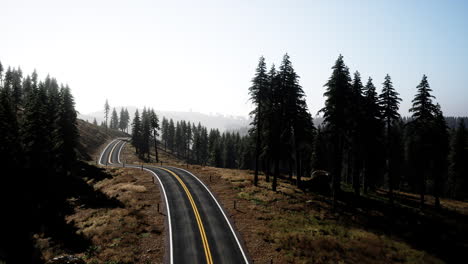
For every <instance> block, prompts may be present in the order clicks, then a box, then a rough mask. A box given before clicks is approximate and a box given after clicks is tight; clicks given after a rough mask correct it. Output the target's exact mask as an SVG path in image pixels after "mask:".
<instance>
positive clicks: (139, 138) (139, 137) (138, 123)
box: [131, 109, 143, 155]
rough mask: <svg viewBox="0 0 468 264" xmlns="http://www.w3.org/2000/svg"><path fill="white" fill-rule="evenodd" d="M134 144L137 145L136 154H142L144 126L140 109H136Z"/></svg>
mask: <svg viewBox="0 0 468 264" xmlns="http://www.w3.org/2000/svg"><path fill="white" fill-rule="evenodd" d="M131 140H132V144H133V146H134V147H135V151H136V154H138V155H140V154H141V143H142V141H143V140H142V126H141V120H140V114H139V113H138V109H137V110H136V111H135V116H134V117H133V123H132V139H131Z"/></svg>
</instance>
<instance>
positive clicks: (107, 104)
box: [104, 99, 110, 128]
mask: <svg viewBox="0 0 468 264" xmlns="http://www.w3.org/2000/svg"><path fill="white" fill-rule="evenodd" d="M109 110H110V106H109V102H108V101H107V99H106V103H105V104H104V117H105V119H106V128H107V118H108V117H109Z"/></svg>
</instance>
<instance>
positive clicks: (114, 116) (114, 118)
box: [110, 107, 119, 130]
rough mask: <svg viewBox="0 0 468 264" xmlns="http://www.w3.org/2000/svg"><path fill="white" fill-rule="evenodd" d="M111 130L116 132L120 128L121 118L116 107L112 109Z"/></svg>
mask: <svg viewBox="0 0 468 264" xmlns="http://www.w3.org/2000/svg"><path fill="white" fill-rule="evenodd" d="M110 128H111V129H116V130H117V129H118V128H119V116H118V115H117V111H116V110H115V107H114V108H113V109H112V115H111V121H110Z"/></svg>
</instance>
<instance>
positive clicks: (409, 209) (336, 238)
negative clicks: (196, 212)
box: [124, 145, 468, 263]
mask: <svg viewBox="0 0 468 264" xmlns="http://www.w3.org/2000/svg"><path fill="white" fill-rule="evenodd" d="M125 148H126V151H125V152H124V155H127V156H126V158H125V159H126V160H127V162H128V163H137V164H140V163H141V162H142V161H141V160H139V159H138V158H136V157H135V156H134V155H131V157H130V156H128V155H129V154H132V153H133V151H134V150H133V149H132V146H131V145H127V146H126V147H125ZM159 154H160V160H161V161H163V165H169V166H177V167H182V168H185V169H188V170H189V171H191V172H192V173H194V174H195V175H197V176H198V177H199V178H200V179H201V180H202V181H203V182H204V183H206V184H207V185H208V186H209V188H210V189H211V190H212V191H213V192H214V194H215V195H216V197H217V199H218V200H219V201H220V202H221V204H222V205H223V207H224V208H225V209H226V210H227V212H228V213H229V215H230V217H231V219H232V220H233V222H234V223H235V225H236V228H237V230H238V231H239V233H240V234H241V236H242V239H243V241H244V243H245V245H246V247H247V250H248V252H249V255H250V257H251V258H252V260H253V261H254V263H457V262H458V263H459V261H460V258H461V257H463V256H464V252H466V250H468V243H467V241H468V240H467V239H466V237H467V236H468V210H467V209H468V203H467V202H460V201H453V200H448V199H442V201H441V204H442V208H443V209H442V210H436V209H435V208H434V207H433V206H431V205H429V204H428V205H427V207H426V208H424V210H421V209H420V208H419V207H418V206H419V203H418V201H419V200H418V196H417V195H414V194H408V193H402V192H400V193H398V195H397V199H396V205H395V206H390V205H389V203H388V199H387V195H386V193H385V191H383V190H378V191H377V192H371V193H369V194H367V195H363V196H361V197H359V198H355V197H354V195H353V193H352V192H351V189H350V188H349V187H347V186H343V187H344V188H343V189H344V192H343V194H342V197H341V198H340V202H339V203H338V206H337V208H335V209H333V207H332V201H331V199H330V197H328V196H327V195H322V194H319V193H314V192H305V191H303V190H300V189H298V188H297V187H296V186H295V185H292V184H291V183H290V182H289V180H287V179H279V181H278V189H277V191H276V192H273V191H272V190H271V183H268V182H266V181H265V177H264V176H263V175H260V182H259V186H258V187H255V186H254V185H253V183H252V179H253V172H252V171H248V170H235V169H222V168H215V167H208V166H198V165H187V164H186V163H184V162H182V161H180V160H178V159H177V158H176V157H174V156H173V155H172V154H169V153H165V152H164V151H160V153H159ZM152 160H154V156H152ZM159 164H160V163H159ZM155 165H156V164H155ZM432 200H433V198H432V197H430V196H429V197H428V201H429V202H431V201H432Z"/></svg>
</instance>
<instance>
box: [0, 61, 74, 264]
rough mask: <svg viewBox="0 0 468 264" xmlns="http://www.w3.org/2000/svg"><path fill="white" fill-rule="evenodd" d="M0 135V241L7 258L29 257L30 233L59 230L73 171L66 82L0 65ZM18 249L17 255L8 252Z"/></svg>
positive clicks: (71, 108) (20, 259)
mask: <svg viewBox="0 0 468 264" xmlns="http://www.w3.org/2000/svg"><path fill="white" fill-rule="evenodd" d="M0 65H1V63H0ZM0 141H1V142H2V144H0V160H1V163H2V167H3V169H4V170H5V171H6V172H8V173H5V174H4V175H2V176H3V177H2V185H1V187H3V188H2V189H1V190H0V203H1V208H2V210H3V215H2V216H5V217H2V219H1V222H2V223H1V225H0V226H1V228H2V230H0V231H1V233H2V238H3V239H5V240H4V241H8V243H9V244H8V245H4V244H2V245H1V246H2V250H4V249H5V247H6V248H7V249H11V251H8V250H7V252H3V251H2V252H3V253H6V254H7V255H6V257H7V259H8V260H7V262H15V263H16V262H18V263H29V262H30V261H31V260H32V259H31V256H32V255H33V254H32V251H30V250H32V247H30V244H28V243H29V242H28V241H32V237H31V236H32V234H33V233H37V232H48V233H54V232H56V233H57V232H60V231H58V230H59V229H60V228H61V227H60V226H62V223H64V221H65V219H64V218H63V209H64V208H65V204H66V199H67V197H69V191H70V190H71V189H73V188H72V182H73V180H72V179H71V177H72V176H73V175H74V174H75V173H76V172H77V171H78V166H77V163H78V160H77V155H76V148H77V145H78V129H77V124H76V110H75V103H74V99H73V96H72V94H71V91H70V88H69V87H68V86H66V85H65V86H59V85H58V82H57V80H55V79H54V78H51V77H49V76H47V77H46V78H45V79H44V80H43V81H39V79H38V76H37V73H36V72H35V71H34V72H33V73H32V75H27V76H26V77H25V78H23V75H22V72H21V69H19V68H18V69H12V68H8V70H7V72H5V74H3V66H0ZM15 186H21V188H16V187H15ZM12 187H15V188H12ZM13 190H14V193H12V191H13ZM11 197H21V199H11ZM5 201H7V202H6V203H5ZM32 220H33V221H32ZM18 226H19V227H20V228H15V227H18ZM3 228H7V229H13V230H15V232H14V234H13V235H12V236H11V237H10V236H9V231H11V230H5V229H3ZM5 231H7V232H5ZM2 242H3V241H2ZM18 249H19V250H21V254H22V255H21V254H14V255H12V256H10V255H9V254H10V253H11V252H16V251H18ZM3 257H5V256H3ZM13 259H14V260H13Z"/></svg>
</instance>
